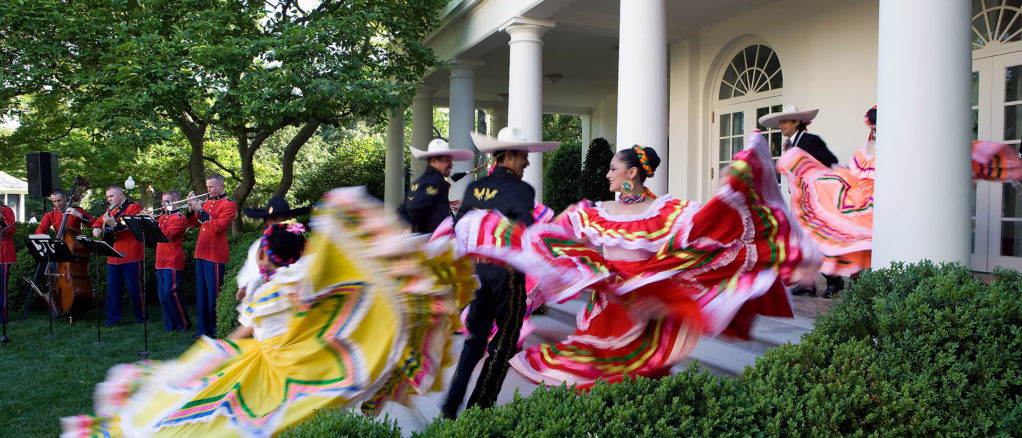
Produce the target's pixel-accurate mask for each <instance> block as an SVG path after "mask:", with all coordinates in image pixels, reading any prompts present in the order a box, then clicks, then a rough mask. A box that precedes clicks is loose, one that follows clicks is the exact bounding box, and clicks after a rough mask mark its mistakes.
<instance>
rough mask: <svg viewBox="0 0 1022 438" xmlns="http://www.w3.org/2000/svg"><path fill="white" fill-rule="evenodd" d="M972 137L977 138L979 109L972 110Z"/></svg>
mask: <svg viewBox="0 0 1022 438" xmlns="http://www.w3.org/2000/svg"><path fill="white" fill-rule="evenodd" d="M972 139H973V140H979V110H978V109H974V110H972Z"/></svg>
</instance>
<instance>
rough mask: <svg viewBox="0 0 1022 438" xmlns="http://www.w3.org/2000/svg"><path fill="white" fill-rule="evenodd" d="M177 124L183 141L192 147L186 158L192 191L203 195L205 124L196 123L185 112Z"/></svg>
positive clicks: (204, 180)
mask: <svg viewBox="0 0 1022 438" xmlns="http://www.w3.org/2000/svg"><path fill="white" fill-rule="evenodd" d="M179 124H180V126H181V132H182V133H184V135H185V139H187V140H188V144H190V145H191V146H192V153H191V155H190V156H189V157H188V177H189V178H190V179H191V180H192V190H193V191H194V192H195V193H205V192H206V175H205V174H204V172H205V168H206V167H205V165H206V163H205V162H204V161H203V155H202V153H203V151H202V147H203V144H204V143H205V141H206V124H199V123H196V122H195V120H194V119H193V118H192V117H191V115H190V114H188V113H187V112H185V113H184V114H183V117H182V119H181V120H180V122H179Z"/></svg>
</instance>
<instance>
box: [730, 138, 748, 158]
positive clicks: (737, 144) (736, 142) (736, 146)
mask: <svg viewBox="0 0 1022 438" xmlns="http://www.w3.org/2000/svg"><path fill="white" fill-rule="evenodd" d="M742 139H743V137H733V138H732V139H731V155H732V156H734V154H737V153H739V152H741V151H742V148H743V147H745V145H744V144H743V141H742Z"/></svg>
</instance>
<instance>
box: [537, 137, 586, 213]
mask: <svg viewBox="0 0 1022 438" xmlns="http://www.w3.org/2000/svg"><path fill="white" fill-rule="evenodd" d="M545 155H546V156H545V157H544V161H543V163H544V164H547V163H549V165H548V166H545V167H546V171H545V172H544V173H543V203H544V204H546V206H547V207H550V208H551V209H553V211H558V212H559V211H562V210H564V209H565V208H567V207H568V206H569V205H571V204H574V203H576V202H578V201H579V200H580V199H582V198H581V197H580V196H579V176H580V175H581V173H582V169H581V166H580V164H579V163H581V162H582V146H581V145H579V144H578V143H564V144H562V145H561V147H559V148H557V149H555V150H553V151H551V152H549V153H547V154H545Z"/></svg>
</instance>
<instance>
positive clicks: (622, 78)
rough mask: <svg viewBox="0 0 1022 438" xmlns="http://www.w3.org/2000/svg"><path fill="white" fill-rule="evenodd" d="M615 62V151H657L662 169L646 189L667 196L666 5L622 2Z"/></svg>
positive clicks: (652, 0)
mask: <svg viewBox="0 0 1022 438" xmlns="http://www.w3.org/2000/svg"><path fill="white" fill-rule="evenodd" d="M618 32H619V35H618V41H619V43H618V47H619V49H618V60H617V150H622V149H627V148H630V147H632V145H636V144H639V145H642V146H648V147H652V148H653V149H656V152H657V155H659V156H660V159H661V162H660V167H659V168H657V170H656V173H655V176H654V177H653V178H651V179H648V180H646V187H648V188H649V189H650V190H651V191H652V192H653V193H655V194H657V195H661V194H663V193H664V192H666V191H667V178H668V171H669V170H668V166H667V163H668V159H667V158H668V157H667V152H668V149H667V93H668V90H667V21H666V18H665V6H664V0H628V1H622V2H621V23H620V26H619V30H618Z"/></svg>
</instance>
